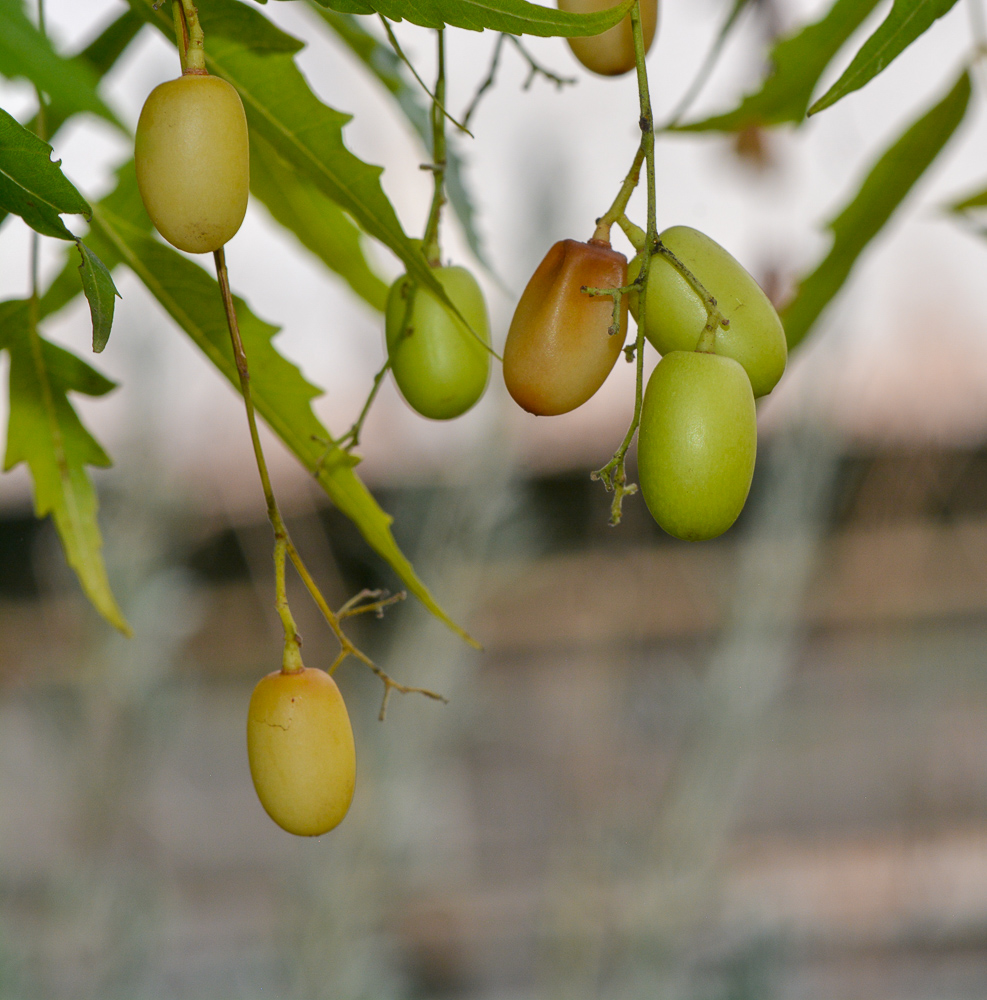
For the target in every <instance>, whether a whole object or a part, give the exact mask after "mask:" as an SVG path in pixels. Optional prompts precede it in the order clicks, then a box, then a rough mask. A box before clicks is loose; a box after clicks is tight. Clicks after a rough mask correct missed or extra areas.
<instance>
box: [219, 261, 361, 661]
mask: <svg viewBox="0 0 987 1000" xmlns="http://www.w3.org/2000/svg"><path fill="white" fill-rule="evenodd" d="M213 259H214V260H215V262H216V277H217V279H218V280H219V288H220V291H221V292H222V296H223V308H224V309H225V311H226V323H227V326H228V327H229V330H230V339H231V341H232V343H233V360H234V361H235V362H236V371H237V375H239V377H240V391H241V393H242V395H243V402H244V406H245V407H246V410H247V424H248V425H249V427H250V441H251V443H252V444H253V447H254V458H255V459H256V461H257V471H258V472H259V473H260V482H261V488H262V489H263V491H264V499H265V500H266V501H267V516H268V518H269V519H270V522H271V527H272V528H273V529H274V595H275V596H274V605H275V607H276V608H277V611H278V616H279V617H280V619H281V624H282V626H283V627H284V659H283V666H282V669H283V670H284V672H285V673H297V672H299V671H300V670H302V661H301V656H300V654H299V651H298V647H299V646H300V645H301V638H300V636H299V635H298V629H297V627H296V625H295V619H294V617H293V616H292V614H291V608H290V607H289V606H288V593H287V589H286V586H285V574H284V567H285V553H286V552H287V550H288V546H289V544H290V541H289V538H288V529H287V528H286V527H285V523H284V520H283V519H282V517H281V511H280V510H279V509H278V504H277V500H276V499H275V497H274V489H273V488H272V486H271V477H270V474H269V473H268V471H267V461H266V460H265V458H264V450H263V448H262V447H261V443H260V435H259V433H258V431H257V415H256V413H255V411H254V400H253V396H252V395H251V393H250V369H249V367H248V365H247V354H246V352H245V351H244V349H243V340H242V339H241V337H240V326H239V323H238V322H237V318H236V306H235V304H234V302H233V295H232V293H231V292H230V277H229V273H228V272H227V270H226V254H225V253H224V251H223V248H222V247H220V248H219V249H218V250H216V251H214V253H213ZM292 562H294V559H292ZM330 614H331V612H330ZM329 624H330V625H332V624H333V623H332V621H330V623H329ZM337 626H338V623H337ZM333 630H334V631H335V630H336V629H335V628H334V629H333ZM341 634H342V629H340V630H339V632H338V633H337V636H339V635H341Z"/></svg>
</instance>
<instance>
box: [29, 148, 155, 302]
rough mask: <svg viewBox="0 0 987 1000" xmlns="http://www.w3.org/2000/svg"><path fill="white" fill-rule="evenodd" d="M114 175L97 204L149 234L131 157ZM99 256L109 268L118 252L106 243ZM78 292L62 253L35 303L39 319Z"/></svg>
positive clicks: (74, 269)
mask: <svg viewBox="0 0 987 1000" xmlns="http://www.w3.org/2000/svg"><path fill="white" fill-rule="evenodd" d="M116 177H117V184H116V187H115V188H114V189H113V190H112V191H110V192H109V194H107V195H106V196H105V197H104V198H103V199H102V201H101V202H100V204H101V205H103V206H105V207H107V208H108V209H109V210H110V211H112V212H113V213H114V214H115V215H119V216H121V217H122V218H124V219H126V220H127V221H128V222H129V223H130V224H131V225H133V226H137V227H138V228H140V229H142V230H143V231H144V232H146V233H150V232H151V229H152V226H151V220H150V219H149V218H148V217H147V212H145V211H144V203H143V202H142V201H141V196H140V191H138V189H137V172H136V170H135V169H134V161H133V159H131V160H129V161H127V162H126V163H124V164H123V165H122V166H120V167H119V168H118V169H117V172H116ZM86 238H87V239H89V240H90V243H91V242H92V240H91V239H90V238H89V237H86ZM99 256H100V259H101V260H102V261H103V264H104V265H105V266H106V268H107V270H109V271H112V270H113V269H114V268H115V267H116V266H117V265H118V264H120V263H121V259H120V255H119V253H117V251H116V250H115V249H114V248H113V247H112V246H111V245H109V244H106V245H105V246H101V247H100V248H99ZM79 291H80V288H79V274H78V268H77V267H76V265H75V264H74V263H73V262H72V260H71V259H70V258H69V255H68V254H66V260H65V266H64V267H63V268H62V270H61V271H60V272H59V273H58V276H57V277H56V278H55V280H54V281H53V282H52V283H51V284H50V285H49V286H48V288H47V289H46V291H45V293H44V295H42V296H41V300H40V302H39V303H38V317H39V319H44V317H46V316H50V315H51V314H52V313H55V312H58V310H59V309H62V308H64V307H65V306H67V305H68V304H69V303H70V302H71V301H72V300H73V299H74V298H75V297H76V296H77V295H78V294H79Z"/></svg>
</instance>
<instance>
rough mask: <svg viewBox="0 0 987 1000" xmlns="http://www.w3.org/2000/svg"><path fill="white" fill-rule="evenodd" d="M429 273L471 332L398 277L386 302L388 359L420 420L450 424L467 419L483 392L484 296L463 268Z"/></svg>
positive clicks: (486, 366) (486, 362)
mask: <svg viewBox="0 0 987 1000" xmlns="http://www.w3.org/2000/svg"><path fill="white" fill-rule="evenodd" d="M432 273H433V274H434V275H435V277H436V278H437V279H438V281H439V284H441V285H442V287H443V288H444V289H445V293H446V295H448V296H449V300H450V301H451V302H453V303H454V304H455V306H456V307H457V308H458V309H459V311H460V312H461V313H462V315H463V317H464V319H466V321H467V322H468V323H469V324H470V327H472V332H471V331H470V329H468V328H467V327H466V326H465V325H464V324H463V322H462V321H461V320H460V319H458V318H457V317H456V316H454V315H453V314H452V313H451V312H449V310H448V309H446V307H445V306H444V305H443V304H442V303H441V302H440V301H439V300H438V299H437V298H436V297H435V296H434V295H433V294H432V293H431V292H430V291H429V290H428V289H427V288H423V287H422V286H420V285H416V284H415V283H414V282H413V281H412V280H411V279H410V278H409V277H408V276H407V275H402V277H400V278H398V280H397V281H395V282H394V284H393V285H391V290H390V292H389V293H388V296H387V309H386V312H385V331H386V337H387V353H388V356H389V357H390V359H391V371H392V372H393V373H394V381H395V382H397V384H398V388H399V389H400V390H401V395H403V396H404V398H405V400H406V401H407V402H408V405H409V406H410V407H411V408H412V409H413V410H416V411H417V412H418V413H420V414H421V415H422V416H423V417H431V419H433V420H449V419H451V418H452V417H458V416H459V415H460V414H461V413H465V412H466V411H467V410H468V409H469V408H470V407H471V406H473V405H474V404H475V403H476V402H477V400H478V399H479V398H480V397H481V396H482V395H483V390H484V389H486V387H487V381H488V379H489V377H490V352H489V350H488V349H487V348H486V347H485V346H484V345H485V344H489V343H490V324H489V322H488V320H487V306H486V303H485V302H484V300H483V292H481V291H480V286H479V285H478V284H477V283H476V279H475V278H474V277H473V275H472V274H470V272H469V271H467V270H466V268H464V267H436V268H433V270H432ZM412 296H413V301H411V302H410V308H409V299H411V298H412ZM477 338H480V339H477ZM481 340H482V343H481Z"/></svg>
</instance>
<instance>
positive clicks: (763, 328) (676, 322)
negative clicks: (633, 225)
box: [644, 226, 788, 396]
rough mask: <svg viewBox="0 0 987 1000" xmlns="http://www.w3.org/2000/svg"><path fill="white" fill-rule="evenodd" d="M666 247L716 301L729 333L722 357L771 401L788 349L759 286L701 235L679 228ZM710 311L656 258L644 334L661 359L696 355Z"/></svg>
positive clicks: (719, 341)
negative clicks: (680, 353) (671, 354)
mask: <svg viewBox="0 0 987 1000" xmlns="http://www.w3.org/2000/svg"><path fill="white" fill-rule="evenodd" d="M661 242H662V243H663V244H664V245H665V246H666V247H667V248H668V249H669V250H671V251H672V253H674V254H675V256H676V257H678V258H679V260H681V261H682V263H683V264H685V266H686V267H687V268H688V269H689V270H690V271H692V273H693V274H694V275H695V276H696V278H697V279H698V280H699V281H700V282H701V283H702V284H703V286H704V287H705V288H706V290H707V291H708V292H709V293H710V294H711V295H712V296H713V297H714V298H715V299H716V302H717V305H718V306H719V308H720V311H721V312H722V313H723V315H724V316H725V317H726V319H728V320H729V321H730V326H729V328H728V329H726V330H724V329H722V328H721V329H719V330H717V331H716V353H717V354H722V355H724V356H725V357H728V358H733V359H734V361H739V362H740V364H741V365H743V367H744V370H745V371H746V372H747V375H748V376H749V378H750V380H751V386H752V388H753V390H754V395H755V396H765V395H767V394H768V393H769V392H771V390H772V389H773V388H774V387H775V385H776V384H777V382H778V379H780V378H781V376H782V373H783V372H784V371H785V363H786V361H787V360H788V347H787V344H786V342H785V330H784V328H783V327H782V325H781V320H780V319H779V318H778V314H777V313H776V312H775V308H774V306H773V305H772V304H771V301H770V300H769V299H768V297H767V295H765V294H764V292H763V291H762V290H761V288H760V286H759V285H758V283H757V282H756V281H755V280H754V279H753V278H752V277H751V276H750V275H749V274H748V273H747V271H745V270H744V268H743V267H742V266H741V265H740V264H739V263H738V262H737V261H736V260H735V259H734V258H733V257H731V256H730V254H728V253H727V252H726V250H724V249H723V247H721V246H720V245H719V244H718V243H716V242H715V241H714V240H711V239H710V238H709V237H708V236H706V235H704V234H703V233H700V232H699V231H698V230H696V229H690V228H689V227H688V226H673V227H672V228H671V229H666V230H665V232H663V233H662V234H661ZM706 316H707V314H706V306H705V305H704V304H703V301H702V299H701V298H700V296H699V293H698V292H697V291H696V290H695V288H693V286H692V285H691V284H690V282H689V281H688V279H686V278H685V277H683V275H682V274H680V273H679V272H678V271H677V270H676V269H675V267H674V266H673V265H672V264H671V263H669V261H668V260H666V259H665V258H664V257H662V256H660V255H657V256H653V257H652V258H651V268H650V271H649V273H648V292H647V308H646V310H645V318H644V332H645V335H646V336H647V338H648V340H650V341H651V343H652V344H654V346H655V347H656V348H657V350H658V352H659V353H660V354H668V353H669V352H670V351H694V350H695V349H696V345H697V344H698V343H699V338H700V336H701V335H702V332H703V328H704V327H705V326H706Z"/></svg>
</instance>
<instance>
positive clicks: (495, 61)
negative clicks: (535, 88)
mask: <svg viewBox="0 0 987 1000" xmlns="http://www.w3.org/2000/svg"><path fill="white" fill-rule="evenodd" d="M504 42H511V44H513V46H514V48H516V49H517V50H518V52H519V53H520V54H521V57H522V58H523V59H524V60H525V61H526V62H527V64H528V75H527V76H526V77H525V78H524V83H522V84H521V89H522V90H528V89H529V88H530V87H531V84H532V83H533V82H534V80H535V77H538V76H543V77H545V79H546V80H548V81H549V83H554V84H555V86H556V88H557V89H559V90H561V89H562V88H563V87H564V86H566V85H567V84H573V83H578V80H576V78H575V77H572V76H559V75H558V73H553V72H552V70H550V69H546V68H545V67H544V66H542V65H541V63H539V62H537V61H536V60H535V58H534V56H532V55H531V53H530V52H529V51H528V50H527V49H526V48H525V47H524V45H523V44H522V42H521V39H520V38H518V37H517V36H516V35H509V34H507V33H506V32H503V31H502V32H501V33H500V35H499V36H498V38H497V44H496V45H495V46H494V50H493V58H492V59H491V60H490V70H489V71H488V73H487V76H486V78H485V79H484V81H483V83H481V84H480V86H479V88H478V89H477V91H476V93H475V94H474V95H473V100H472V101H470V103H469V107H468V108H467V109H466V112H465V113H464V115H463V124H464V125H468V124H469V120H470V118H471V117H472V115H473V112H474V111H476V107H477V105H478V104H479V103H480V98H481V97H483V95H484V94H485V93H486V92H487V91H488V90H489V89H490V88H491V87H492V86H493V85H494V81H495V80H496V78H497V69H498V68H499V65H500V54H501V52H502V51H503V48H504Z"/></svg>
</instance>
